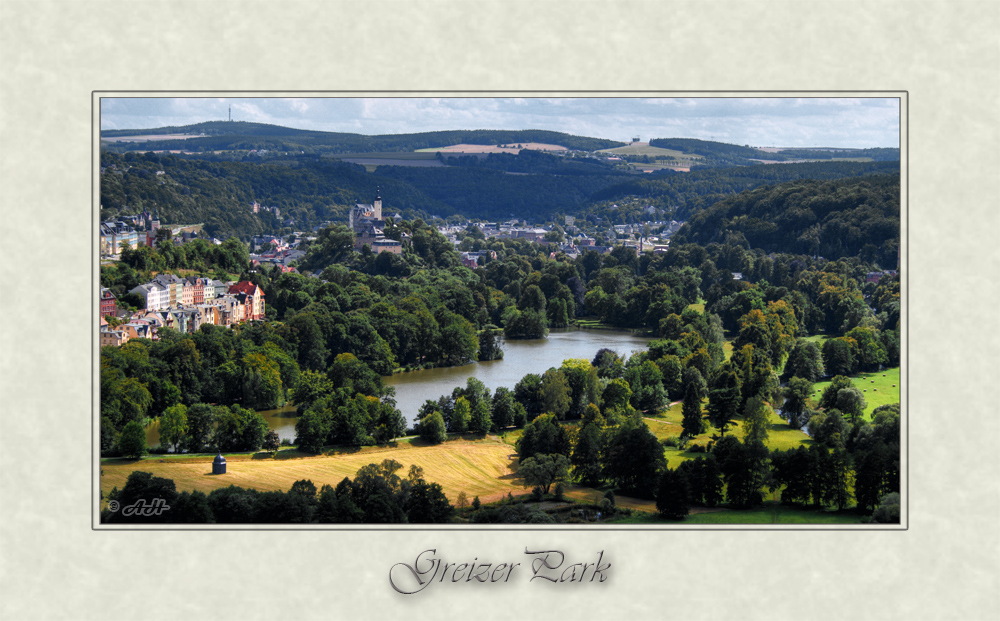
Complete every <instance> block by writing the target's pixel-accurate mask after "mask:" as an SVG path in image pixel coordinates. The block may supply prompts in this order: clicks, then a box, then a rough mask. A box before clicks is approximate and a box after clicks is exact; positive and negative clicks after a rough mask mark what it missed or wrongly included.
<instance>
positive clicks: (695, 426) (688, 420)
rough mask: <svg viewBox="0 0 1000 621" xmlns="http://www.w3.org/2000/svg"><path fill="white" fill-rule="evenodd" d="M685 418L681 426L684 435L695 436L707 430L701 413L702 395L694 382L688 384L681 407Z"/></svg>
mask: <svg viewBox="0 0 1000 621" xmlns="http://www.w3.org/2000/svg"><path fill="white" fill-rule="evenodd" d="M681 414H682V415H683V420H682V421H681V427H682V428H683V430H684V435H686V436H688V437H694V436H697V435H700V434H701V433H703V432H704V431H705V423H704V420H703V416H702V413H701V397H700V396H699V395H698V388H697V386H695V385H694V383H691V384H688V386H687V389H686V390H685V392H684V405H683V406H682V407H681Z"/></svg>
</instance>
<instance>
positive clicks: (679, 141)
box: [649, 138, 899, 170]
mask: <svg viewBox="0 0 1000 621" xmlns="http://www.w3.org/2000/svg"><path fill="white" fill-rule="evenodd" d="M649 146H651V147H659V148H661V149H672V150H675V151H680V152H681V153H693V154H695V155H701V156H702V157H704V158H705V163H704V164H703V166H707V167H715V166H749V165H752V164H756V163H759V161H760V160H768V161H774V162H789V161H795V160H830V159H843V158H867V159H871V160H872V161H876V162H889V161H898V160H899V149H781V150H780V151H776V152H774V151H764V150H762V149H757V148H754V147H750V146H746V145H744V146H740V145H735V144H727V143H724V142H712V141H709V140H697V139H694V138H654V139H652V140H650V141H649ZM694 168H695V167H693V168H692V170H693V169H694Z"/></svg>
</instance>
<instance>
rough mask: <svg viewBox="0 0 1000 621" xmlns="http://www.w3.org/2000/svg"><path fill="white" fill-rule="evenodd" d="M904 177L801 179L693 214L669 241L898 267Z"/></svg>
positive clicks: (742, 196) (752, 192) (746, 193)
mask: <svg viewBox="0 0 1000 621" xmlns="http://www.w3.org/2000/svg"><path fill="white" fill-rule="evenodd" d="M899 213H900V193H899V175H898V174H889V175H876V176H870V177H864V178H861V179H841V180H838V181H817V180H802V181H793V182H789V183H782V184H779V185H774V186H768V187H762V188H757V189H756V190H751V191H748V192H743V193H741V194H738V195H736V196H734V197H731V198H727V199H725V200H722V201H720V202H718V203H716V204H715V205H713V206H712V207H709V208H708V209H705V210H704V211H701V212H699V213H697V214H695V215H694V216H692V217H691V219H690V220H688V222H687V223H686V224H685V225H684V226H683V227H681V230H680V231H678V232H677V234H676V235H674V237H673V239H672V243H675V244H685V243H696V244H701V245H706V244H710V243H713V242H718V243H726V242H734V243H738V244H740V245H743V246H744V247H749V248H760V249H763V250H764V251H765V252H769V253H770V252H777V253H792V254H811V255H817V254H818V255H820V256H823V257H826V258H827V259H839V258H841V257H846V256H855V255H859V254H860V255H861V257H862V259H863V260H865V261H869V262H873V261H877V262H878V263H880V264H881V265H883V266H894V265H896V257H897V252H898V250H899V234H900V232H899Z"/></svg>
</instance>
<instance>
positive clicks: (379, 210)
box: [372, 187, 382, 220]
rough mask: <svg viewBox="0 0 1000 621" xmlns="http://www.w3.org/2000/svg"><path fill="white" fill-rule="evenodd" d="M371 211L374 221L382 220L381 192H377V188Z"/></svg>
mask: <svg viewBox="0 0 1000 621" xmlns="http://www.w3.org/2000/svg"><path fill="white" fill-rule="evenodd" d="M372 210H373V211H374V212H375V213H374V218H375V219H376V220H381V219H382V192H381V191H379V189H378V187H376V188H375V202H374V203H372Z"/></svg>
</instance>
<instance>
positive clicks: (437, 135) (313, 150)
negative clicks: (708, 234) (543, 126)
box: [101, 121, 624, 155]
mask: <svg viewBox="0 0 1000 621" xmlns="http://www.w3.org/2000/svg"><path fill="white" fill-rule="evenodd" d="M167 134H191V135H193V136H197V135H198V134H205V135H204V136H203V137H192V138H181V139H171V140H149V141H144V142H142V143H140V144H138V145H137V144H136V143H129V142H105V143H102V148H106V149H108V150H111V151H118V152H125V151H134V150H136V149H137V148H138V149H141V150H143V151H162V150H182V151H195V152H211V151H249V150H252V149H256V150H261V149H267V150H270V151H279V152H288V153H297V152H304V153H307V154H317V155H318V154H332V153H363V152H408V151H416V150H418V149H433V148H443V147H447V146H451V145H455V144H476V145H500V144H524V143H529V142H538V143H543V144H553V145H559V146H563V147H566V148H567V149H574V150H581V151H596V150H598V149H610V148H614V147H620V146H622V145H623V144H624V143H621V142H616V141H614V140H605V139H601V138H586V137H582V136H572V135H570V134H564V133H561V132H552V131H545V130H537V129H529V130H519V131H515V130H485V129H483V130H451V131H437V132H423V133H418V134H391V135H383V136H366V135H363V134H347V133H335V132H321V131H311V130H303V129H292V128H288V127H280V126H277V125H266V124H262V123H249V122H245V121H236V122H228V121H211V122H207V123H198V124H195V125H185V126H183V127H159V128H156V129H136V130H103V131H102V132H101V135H102V136H103V137H105V138H118V137H125V136H155V135H167Z"/></svg>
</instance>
